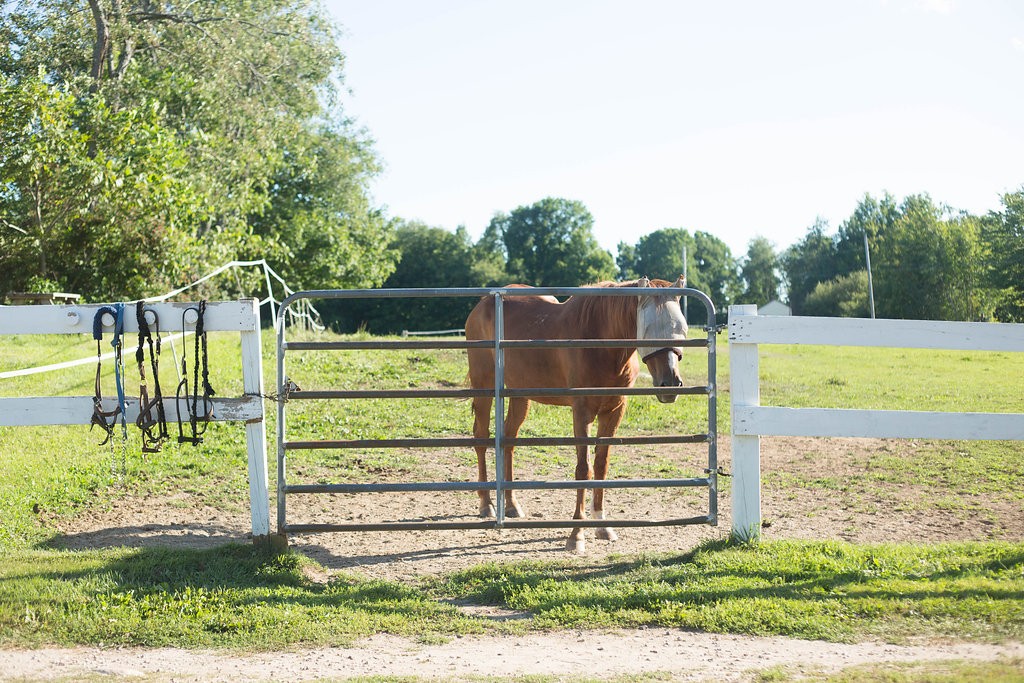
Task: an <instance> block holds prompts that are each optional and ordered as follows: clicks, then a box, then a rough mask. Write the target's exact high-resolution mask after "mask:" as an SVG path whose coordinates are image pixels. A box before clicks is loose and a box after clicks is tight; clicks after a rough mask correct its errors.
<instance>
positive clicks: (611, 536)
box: [594, 527, 619, 541]
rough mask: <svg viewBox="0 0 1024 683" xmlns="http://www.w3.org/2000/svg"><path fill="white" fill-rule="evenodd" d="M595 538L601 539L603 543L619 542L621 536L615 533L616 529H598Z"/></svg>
mask: <svg viewBox="0 0 1024 683" xmlns="http://www.w3.org/2000/svg"><path fill="white" fill-rule="evenodd" d="M594 538H599V539H601V540H602V541H617V540H619V535H618V534H617V533H615V529H612V528H609V527H598V529H597V531H595V532H594Z"/></svg>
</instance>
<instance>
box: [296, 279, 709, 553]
mask: <svg viewBox="0 0 1024 683" xmlns="http://www.w3.org/2000/svg"><path fill="white" fill-rule="evenodd" d="M528 292H529V294H530V295H536V296H555V297H565V296H634V297H635V296H638V295H641V294H648V295H661V296H665V295H669V294H671V295H675V296H684V297H690V298H693V299H696V300H698V301H700V302H701V303H703V305H704V307H705V309H706V310H707V324H706V326H705V327H704V330H705V331H706V333H707V336H706V339H686V340H678V339H655V340H650V339H648V340H643V342H642V345H643V346H659V345H663V346H674V347H691V348H700V347H706V348H707V353H708V371H707V384H706V385H700V386H684V387H630V388H622V387H582V388H572V389H564V388H562V389H556V388H544V387H538V388H529V389H509V388H506V387H505V386H504V352H505V350H506V349H510V348H515V349H523V348H541V347H566V348H570V347H572V348H599V347H601V348H628V347H636V346H638V342H637V340H635V339H573V340H566V339H557V340H556V339H531V340H519V339H516V340H512V339H505V338H504V331H503V330H504V316H503V313H502V311H503V309H502V302H503V300H504V298H505V297H509V296H523V294H524V290H523V289H521V288H454V289H452V288H449V289H351V290H312V291H304V292H296V293H295V294H292V295H291V296H289V297H288V298H287V299H285V300H284V302H283V303H282V304H281V315H280V316H279V317H278V319H279V320H280V321H282V323H281V324H280V326H279V328H278V338H277V391H278V397H279V400H278V401H277V530H278V533H279V534H280V535H282V536H284V537H287V534H289V533H305V532H326V531H384V530H395V531H399V530H447V529H481V528H494V529H501V528H506V529H541V528H544V529H553V528H577V527H649V526H673V525H683V524H710V525H713V526H715V525H717V524H718V474H719V467H718V437H717V427H718V423H717V386H716V379H715V369H716V351H715V334H716V332H717V326H716V321H715V307H714V304H713V303H712V302H711V299H709V298H708V296H707V295H706V294H704V293H703V292H701V291H699V290H696V289H690V288H688V287H677V288H673V287H658V288H647V289H644V288H635V287H630V288H618V287H534V288H530V289H529V290H528ZM434 297H447V298H451V297H475V298H481V297H493V298H494V301H495V328H496V329H495V334H494V337H495V338H494V339H493V340H483V341H468V340H447V339H445V340H442V339H416V340H410V339H401V340H397V339H396V340H384V339H370V340H341V341H325V342H317V341H287V340H286V339H285V325H284V323H283V321H284V320H285V319H286V318H287V316H286V315H285V313H286V312H287V311H288V309H289V307H290V306H291V305H292V304H293V303H295V302H297V301H300V300H306V299H321V300H323V299H378V298H388V299H396V298H408V299H413V298H434ZM471 348H488V349H494V351H495V354H494V357H495V382H494V384H495V388H494V389H493V390H491V389H388V390H327V391H320V390H309V391H307V390H302V389H300V388H298V387H297V386H295V385H294V383H292V382H291V380H289V379H288V376H287V374H286V372H285V354H286V353H287V352H288V351H318V350H353V349H355V350H358V349H362V350H369V349H376V350H381V349H396V350H397V349H471ZM300 379H301V378H300ZM569 394H572V395H578V396H582V395H589V396H655V395H658V394H673V395H701V394H702V395H706V396H707V424H708V429H707V432H705V433H699V434H673V435H664V436H634V437H628V436H615V437H587V438H575V437H573V438H558V437H552V438H525V437H518V438H508V439H506V438H505V437H504V435H503V431H504V429H503V424H504V417H505V398H506V397H519V396H524V397H532V396H564V395H569ZM476 396H493V398H494V437H493V438H491V439H477V438H474V437H459V438H403V439H345V440H301V441H290V440H289V439H288V438H287V428H286V427H287V421H286V415H285V412H286V406H287V405H288V403H289V402H291V401H302V400H311V399H341V400H345V399H367V398H392V399H399V398H402V399H418V398H423V399H436V398H463V399H464V398H472V397H476ZM467 427H468V423H467ZM683 443H706V444H707V449H708V465H707V468H706V469H705V470H704V474H705V476H703V477H694V478H688V479H608V480H587V481H586V482H585V484H584V485H582V486H581V482H580V481H577V480H575V479H572V480H564V481H521V480H515V481H505V480H504V464H503V460H504V448H505V446H542V445H547V446H575V445H579V444H586V445H587V446H588V447H589V446H593V445H597V444H608V445H612V446H623V445H650V444H683ZM460 446H465V447H466V448H472V447H474V446H488V447H493V448H494V462H493V472H494V478H493V479H492V480H490V481H486V482H479V481H465V482H461V481H457V482H452V481H446V482H391V483H331V484H309V483H306V484H298V483H289V482H288V480H287V472H288V452H289V451H296V450H310V449H371V448H445V447H460ZM669 487H707V489H708V509H707V513H706V514H700V515H695V516H692V517H684V518H676V519H653V520H652V519H604V520H594V519H584V520H580V519H564V520H528V519H506V518H505V514H504V513H505V509H504V495H503V494H504V492H505V491H506V490H527V489H530V490H537V489H580V488H587V489H594V488H604V489H612V488H669ZM480 490H487V491H493V492H494V494H495V495H496V497H497V498H496V500H495V508H496V516H495V518H494V519H493V520H492V519H485V520H480V521H436V520H434V521H431V520H425V521H414V522H409V521H403V522H380V523H340V524H339V523H320V524H288V522H287V518H286V510H287V498H288V496H289V495H290V494H309V493H368V492H380V493H395V492H429V491H466V492H471V491H472V492H476V491H480Z"/></svg>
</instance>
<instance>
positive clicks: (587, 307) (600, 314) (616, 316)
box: [577, 280, 672, 337]
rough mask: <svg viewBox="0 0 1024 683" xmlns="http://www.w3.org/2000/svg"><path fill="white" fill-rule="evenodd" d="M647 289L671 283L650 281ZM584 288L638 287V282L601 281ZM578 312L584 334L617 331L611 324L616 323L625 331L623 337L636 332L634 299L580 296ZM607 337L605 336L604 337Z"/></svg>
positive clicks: (666, 285) (670, 284) (669, 285)
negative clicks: (609, 330) (597, 331)
mask: <svg viewBox="0 0 1024 683" xmlns="http://www.w3.org/2000/svg"><path fill="white" fill-rule="evenodd" d="M649 282H650V284H649V285H648V286H649V287H671V286H672V283H671V282H666V281H665V280H650V281H649ZM583 286H584V287H639V286H640V280H627V281H625V282H613V281H611V280H603V281H601V282H595V283H593V284H589V285H583ZM577 299H578V303H577V305H578V306H579V312H580V327H581V329H582V330H585V331H586V333H589V334H593V332H592V331H595V330H607V329H609V328H611V329H617V327H613V324H615V323H618V324H620V325H622V326H623V329H624V330H626V331H627V333H626V334H625V335H624V336H627V337H628V336H629V335H630V334H632V333H634V332H635V331H636V299H634V298H633V297H625V296H581V297H577ZM606 336H607V335H606Z"/></svg>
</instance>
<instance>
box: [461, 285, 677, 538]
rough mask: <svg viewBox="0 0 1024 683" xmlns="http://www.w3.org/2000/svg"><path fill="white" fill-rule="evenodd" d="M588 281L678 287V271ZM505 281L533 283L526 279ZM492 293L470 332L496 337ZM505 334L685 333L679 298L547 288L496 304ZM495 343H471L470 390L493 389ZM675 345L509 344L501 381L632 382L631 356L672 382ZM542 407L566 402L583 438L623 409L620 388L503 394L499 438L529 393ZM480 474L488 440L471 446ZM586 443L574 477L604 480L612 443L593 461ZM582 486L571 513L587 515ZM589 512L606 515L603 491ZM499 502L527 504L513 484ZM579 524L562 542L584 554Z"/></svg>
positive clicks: (512, 432) (484, 506) (485, 499)
mask: <svg viewBox="0 0 1024 683" xmlns="http://www.w3.org/2000/svg"><path fill="white" fill-rule="evenodd" d="M589 286H590V287H596V288H601V287H640V288H647V287H683V286H685V281H684V279H683V278H682V276H680V277H679V279H678V280H676V281H675V282H674V283H671V284H670V283H668V282H666V281H665V280H648V279H647V278H646V277H643V278H640V279H639V280H634V281H630V282H600V283H597V284H595V285H589ZM508 287H516V288H523V289H524V290H529V289H530V287H528V286H527V285H508ZM494 306H495V305H494V301H493V298H492V297H484V298H482V299H481V300H480V301H479V302H478V303H477V304H476V306H475V307H474V308H473V310H472V311H471V312H470V314H469V317H468V318H467V319H466V339H467V340H468V341H473V340H493V339H494V330H495V327H494ZM502 309H503V314H504V338H505V339H636V340H644V339H680V340H681V339H685V338H686V333H687V325H686V320H685V318H684V317H683V314H682V311H681V310H680V307H679V297H678V296H671V295H664V296H661V295H650V294H639V295H637V296H635V297H634V296H578V297H577V296H574V297H570V298H569V299H567V300H566V301H565V302H559V301H558V299H556V298H554V297H552V296H537V295H534V294H530V293H529V292H528V291H524V292H523V294H522V295H521V296H520V295H518V294H517V295H515V296H507V297H505V298H504V300H503V302H502ZM494 353H495V352H494V350H493V349H486V348H472V349H468V355H469V380H470V384H471V386H472V387H473V388H474V389H494ZM682 355H683V354H682V349H681V348H680V347H664V348H653V347H645V346H638V347H637V348H632V347H630V348H564V347H552V348H532V349H507V350H506V351H505V386H507V387H508V388H520V389H522V388H541V387H544V388H573V387H612V388H616V387H623V388H627V387H632V386H633V384H634V383H635V382H636V379H637V376H638V375H639V372H640V365H639V362H638V361H637V356H639V357H640V358H642V359H643V361H644V363H646V365H647V367H648V369H649V370H650V373H651V378H652V380H653V383H654V385H655V386H658V387H678V386H681V385H682V380H681V379H680V377H679V359H680V358H682ZM675 399H676V395H675V394H658V400H659V401H661V402H662V403H671V402H673V401H675ZM531 400H533V401H537V402H538V403H545V404H548V405H560V406H571V407H572V424H573V434H574V435H575V436H576V437H577V438H586V437H587V436H588V434H589V430H590V425H591V424H593V422H594V420H595V419H596V420H597V435H598V436H599V437H611V436H614V435H615V430H616V429H618V426H619V423H620V422H621V421H622V418H623V416H624V415H625V412H626V403H627V401H626V397H625V396H580V397H569V396H536V397H529V398H526V397H510V398H508V414H507V417H506V418H505V429H504V435H505V438H515V437H516V435H517V434H518V433H519V428H520V427H521V426H522V424H523V422H524V420H526V415H527V412H528V411H529V408H530V401H531ZM493 404H494V399H493V397H491V396H486V397H476V398H474V399H473V416H474V419H473V436H474V437H476V438H478V439H480V438H482V439H488V438H490V431H491V412H492V407H493ZM475 449H476V454H477V475H478V481H481V482H484V481H487V460H486V451H487V447H486V446H476V447H475ZM513 450H514V449H513V448H512V447H511V446H506V447H505V467H504V469H505V480H506V481H512V477H513V475H512V469H513V468H512V458H513ZM587 451H588V449H587V446H586V445H577V446H576V479H577V480H578V481H582V480H589V479H594V478H595V477H596V478H597V479H604V478H605V477H606V476H607V474H608V445H607V444H599V445H597V446H596V447H595V449H594V451H595V452H594V464H593V467H591V465H590V462H589V459H588V454H587ZM477 493H478V494H479V496H480V516H481V517H493V516H494V514H495V512H494V504H493V503H492V502H491V494H490V491H488V490H486V489H480V490H478V491H477ZM585 497H586V491H585V489H579V490H577V492H576V508H575V511H574V514H573V519H586V516H585V513H584V501H585ZM591 507H592V512H593V516H594V519H605V516H604V489H601V488H597V489H594V492H593V501H592V506H591ZM505 510H506V515H508V516H509V517H525V516H526V512H525V510H524V509H523V508H522V506H520V505H519V503H518V501H517V500H516V496H515V492H514V491H511V490H507V491H505ZM582 532H583V530H582V529H581V528H578V527H577V528H574V529H573V530H572V532H571V533H570V535H569V539H568V541H567V542H566V549H567V550H569V551H571V552H576V553H583V552H585V550H586V541H585V537H584V534H583V533H582ZM596 537H597V538H599V539H603V540H609V541H614V540H616V538H617V535H616V533H615V531H614V530H613V529H611V528H610V527H601V528H598V529H597V532H596Z"/></svg>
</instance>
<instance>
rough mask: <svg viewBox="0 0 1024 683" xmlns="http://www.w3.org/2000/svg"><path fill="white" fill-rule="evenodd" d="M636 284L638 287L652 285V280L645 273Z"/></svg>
mask: <svg viewBox="0 0 1024 683" xmlns="http://www.w3.org/2000/svg"><path fill="white" fill-rule="evenodd" d="M636 286H637V287H650V286H651V281H650V280H648V279H647V276H646V275H644V276H643V277H642V278H640V279H639V280H637V281H636Z"/></svg>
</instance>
